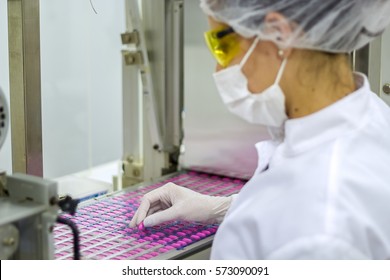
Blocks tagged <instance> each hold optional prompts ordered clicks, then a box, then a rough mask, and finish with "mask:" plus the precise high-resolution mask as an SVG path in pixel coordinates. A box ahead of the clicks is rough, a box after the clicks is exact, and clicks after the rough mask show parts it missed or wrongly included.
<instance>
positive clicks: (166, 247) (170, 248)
mask: <svg viewBox="0 0 390 280" xmlns="http://www.w3.org/2000/svg"><path fill="white" fill-rule="evenodd" d="M164 248H165V249H167V250H172V249H175V248H174V247H172V246H170V245H168V246H165V247H164Z"/></svg>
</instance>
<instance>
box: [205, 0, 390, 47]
mask: <svg viewBox="0 0 390 280" xmlns="http://www.w3.org/2000/svg"><path fill="white" fill-rule="evenodd" d="M200 1H201V4H200V6H201V8H202V9H203V11H204V12H205V13H206V14H207V15H209V16H211V17H213V18H214V19H215V20H217V21H220V22H224V23H226V24H228V25H230V26H231V27H233V29H234V30H235V31H236V32H237V33H238V34H240V35H242V36H244V37H253V36H259V37H260V39H262V40H270V41H273V42H275V43H276V44H277V45H278V46H279V47H281V48H285V47H293V48H302V49H316V50H322V51H327V52H335V53H339V52H350V51H353V50H355V49H359V48H361V47H363V46H364V45H366V44H367V43H369V42H370V41H371V40H373V39H374V38H375V37H377V36H379V35H380V34H381V33H382V32H383V31H384V29H385V28H386V26H387V25H388V24H389V23H390V0H200ZM270 12H278V13H280V14H282V15H283V16H284V17H286V18H287V20H288V21H289V23H291V26H295V28H294V27H293V30H294V31H293V32H292V33H291V35H290V36H289V37H288V38H285V37H282V36H281V34H279V33H280V32H278V31H276V30H275V28H272V26H270V25H268V28H267V29H266V28H265V24H264V18H265V16H266V15H267V14H268V13H270ZM270 27H271V28H270ZM270 30H273V31H272V32H270ZM281 38H283V40H281Z"/></svg>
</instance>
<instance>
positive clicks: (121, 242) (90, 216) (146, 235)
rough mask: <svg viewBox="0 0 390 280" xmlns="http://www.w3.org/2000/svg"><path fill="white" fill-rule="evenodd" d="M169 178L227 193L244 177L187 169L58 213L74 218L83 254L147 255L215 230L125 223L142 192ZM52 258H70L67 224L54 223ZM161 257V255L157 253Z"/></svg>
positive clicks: (85, 256)
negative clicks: (72, 213)
mask: <svg viewBox="0 0 390 280" xmlns="http://www.w3.org/2000/svg"><path fill="white" fill-rule="evenodd" d="M168 182H173V183H175V184H177V185H180V186H183V187H187V188H189V189H192V190H194V191H197V192H200V193H203V194H208V195H215V196H229V195H232V194H235V193H237V192H238V191H239V190H240V189H241V188H242V187H243V185H244V184H245V181H243V180H239V179H234V178H229V177H221V176H216V175H210V174H207V173H199V172H193V171H189V172H187V173H182V174H179V175H177V176H175V177H172V178H169V179H167V180H164V181H161V182H159V183H156V184H152V185H150V186H146V187H140V188H139V189H138V190H136V191H123V192H121V193H118V194H116V195H115V196H112V197H106V198H104V199H102V200H99V201H97V202H96V203H93V204H89V205H86V206H84V207H81V208H79V209H78V211H77V213H76V215H75V216H70V215H68V214H65V215H63V216H64V217H65V218H68V219H71V220H72V221H74V222H75V223H76V224H77V225H78V228H79V230H80V251H81V256H82V258H83V259H114V260H121V259H137V260H146V259H152V258H155V257H157V256H161V255H163V254H167V253H169V252H172V251H174V250H182V249H183V248H185V247H186V246H188V245H190V244H193V243H195V242H197V241H200V240H202V239H204V238H206V237H208V236H211V235H213V234H215V232H216V231H217V229H218V225H217V224H211V225H210V224H200V223H193V222H185V221H175V222H167V223H164V224H160V225H158V226H154V227H152V228H148V229H147V230H145V231H140V230H138V229H137V228H135V229H131V228H129V226H128V225H129V223H130V220H131V219H132V217H133V215H134V213H135V211H136V210H137V208H138V206H139V203H140V200H141V198H142V196H143V195H144V194H145V193H147V192H149V191H151V190H153V189H156V188H158V187H160V186H163V185H165V184H166V183H168ZM54 239H55V242H54V244H55V258H56V259H72V258H73V235H72V233H71V231H70V229H69V228H68V227H67V226H64V225H60V224H58V225H57V226H56V227H55V229H54ZM162 257H163V256H162Z"/></svg>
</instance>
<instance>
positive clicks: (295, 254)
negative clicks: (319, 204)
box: [267, 235, 369, 260]
mask: <svg viewBox="0 0 390 280" xmlns="http://www.w3.org/2000/svg"><path fill="white" fill-rule="evenodd" d="M267 259H270V260H365V259H369V258H368V257H367V256H366V255H364V254H363V253H362V252H360V251H358V250H357V249H356V248H354V247H353V246H351V245H350V244H348V243H347V242H345V241H344V240H341V239H339V238H335V237H329V236H323V235H320V236H314V237H305V238H300V239H298V240H295V241H292V242H289V243H288V244H286V245H284V246H283V247H281V248H279V249H278V250H275V251H274V252H272V253H271V254H270V255H268V257H267Z"/></svg>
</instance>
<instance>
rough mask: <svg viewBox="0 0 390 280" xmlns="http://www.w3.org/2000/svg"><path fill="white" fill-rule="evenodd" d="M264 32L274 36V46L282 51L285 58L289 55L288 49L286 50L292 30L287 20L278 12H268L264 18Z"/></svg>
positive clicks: (289, 50)
mask: <svg viewBox="0 0 390 280" xmlns="http://www.w3.org/2000/svg"><path fill="white" fill-rule="evenodd" d="M264 22H265V31H266V33H268V34H276V38H275V39H276V44H277V46H278V47H279V49H283V51H284V55H285V56H286V57H287V56H288V55H289V54H290V53H291V49H290V48H286V46H287V45H288V41H289V40H291V36H292V33H293V28H292V26H291V23H290V22H289V20H288V19H287V18H286V17H285V16H283V15H282V14H280V13H278V12H270V13H268V14H267V15H266V16H265V19H264Z"/></svg>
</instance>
